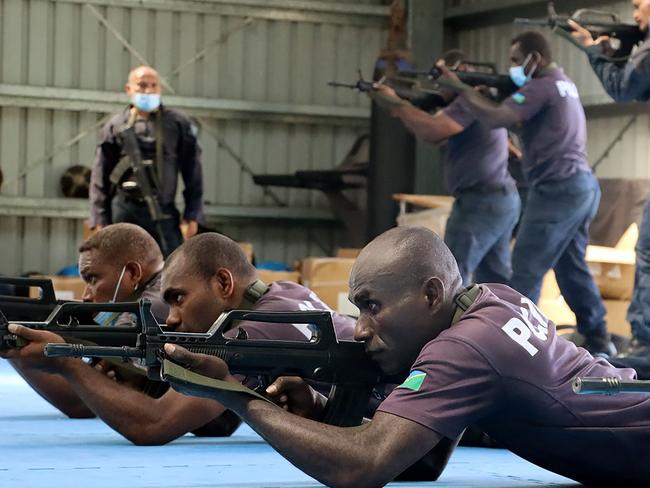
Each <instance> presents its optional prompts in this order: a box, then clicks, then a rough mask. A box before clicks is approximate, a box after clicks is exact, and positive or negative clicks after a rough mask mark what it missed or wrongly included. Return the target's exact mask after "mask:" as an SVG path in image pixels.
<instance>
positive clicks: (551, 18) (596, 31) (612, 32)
mask: <svg viewBox="0 0 650 488" xmlns="http://www.w3.org/2000/svg"><path fill="white" fill-rule="evenodd" d="M569 20H573V21H575V22H577V23H578V24H580V25H581V26H582V27H584V28H585V29H587V30H588V31H589V33H590V34H591V37H592V38H593V39H597V38H598V37H600V36H608V37H610V38H612V39H616V40H617V42H618V44H619V45H618V46H617V47H613V46H612V49H611V50H610V52H608V53H606V54H602V55H601V57H602V58H604V59H606V60H608V61H612V62H624V61H625V60H626V59H627V57H628V55H629V54H630V52H631V51H632V48H633V47H634V46H635V45H636V44H637V43H639V42H641V41H642V40H643V39H644V38H645V34H644V33H643V32H641V31H640V30H639V26H638V25H636V24H628V23H624V22H621V21H620V19H619V17H618V15H616V14H614V13H612V12H606V11H603V10H592V9H586V8H582V9H579V10H576V11H575V12H574V13H573V14H571V15H558V14H557V12H556V11H555V6H554V4H553V2H549V3H548V17H546V18H545V19H526V18H516V19H515V20H514V22H515V24H519V25H530V26H535V27H537V26H541V27H550V28H551V29H553V31H554V32H556V33H557V34H559V35H561V36H562V37H564V38H565V39H567V40H568V41H570V42H571V43H572V44H574V45H575V46H577V47H578V48H579V49H582V50H584V49H585V48H584V46H583V45H582V44H580V43H579V42H578V41H576V40H575V39H574V38H573V37H572V36H571V35H570V33H571V32H572V31H573V27H571V25H569Z"/></svg>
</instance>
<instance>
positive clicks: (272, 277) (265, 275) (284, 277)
mask: <svg viewBox="0 0 650 488" xmlns="http://www.w3.org/2000/svg"><path fill="white" fill-rule="evenodd" d="M257 276H259V278H260V280H262V281H263V282H264V283H266V284H267V285H270V284H271V283H273V282H274V281H293V282H294V283H300V273H299V272H298V271H270V270H268V269H258V270H257Z"/></svg>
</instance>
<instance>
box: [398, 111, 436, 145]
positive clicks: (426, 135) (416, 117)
mask: <svg viewBox="0 0 650 488" xmlns="http://www.w3.org/2000/svg"><path fill="white" fill-rule="evenodd" d="M392 113H393V115H395V116H396V117H398V118H399V119H400V120H401V121H402V123H403V124H404V125H405V126H406V127H407V128H408V129H409V130H410V131H411V132H412V133H413V134H414V135H415V137H417V138H418V139H422V140H424V141H428V142H432V143H434V144H435V143H438V142H440V141H441V140H444V139H446V136H445V135H444V134H441V133H440V128H439V127H438V124H437V123H436V121H435V120H434V118H433V117H432V116H431V115H429V114H428V113H426V112H423V111H422V110H420V109H418V108H417V107H414V106H412V105H401V106H399V107H396V108H395V109H393V112H392Z"/></svg>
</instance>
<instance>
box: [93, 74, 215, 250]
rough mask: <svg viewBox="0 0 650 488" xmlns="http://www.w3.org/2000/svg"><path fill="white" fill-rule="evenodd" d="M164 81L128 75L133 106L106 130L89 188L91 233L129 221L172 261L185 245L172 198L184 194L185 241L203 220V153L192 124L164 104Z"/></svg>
mask: <svg viewBox="0 0 650 488" xmlns="http://www.w3.org/2000/svg"><path fill="white" fill-rule="evenodd" d="M160 92H161V87H160V76H159V75H158V73H157V72H156V70H154V69H153V68H151V67H149V66H140V67H138V68H135V69H134V70H132V71H131V72H130V73H129V78H128V82H127V84H126V93H127V95H128V96H129V99H130V101H131V104H130V105H129V107H128V108H127V109H126V110H123V111H120V112H119V113H116V114H115V115H114V116H113V117H112V118H111V119H110V120H109V121H108V122H107V123H106V125H105V126H104V127H103V129H102V131H101V134H100V140H99V144H98V146H97V155H96V159H95V164H94V167H93V171H92V177H91V185H90V202H91V216H90V226H91V228H102V227H103V226H105V225H107V224H110V223H113V222H130V223H134V224H137V225H139V226H141V227H143V228H144V229H146V230H147V231H148V232H149V233H150V234H151V235H152V236H153V237H154V238H155V239H156V241H158V244H159V245H160V248H161V250H162V251H163V255H164V256H168V255H169V254H170V253H171V252H172V251H173V250H174V249H175V248H176V247H178V246H179V245H180V244H181V242H182V241H183V236H182V235H181V230H180V213H179V211H178V209H177V208H176V205H175V203H174V199H175V196H176V186H177V182H178V173H179V172H180V173H181V176H182V178H183V182H184V185H185V189H184V191H183V197H184V199H185V209H184V212H183V223H184V224H185V225H186V227H187V231H186V237H191V236H193V235H195V234H196V233H197V231H198V221H199V220H200V219H202V206H203V203H202V196H203V181H202V173H201V162H200V154H201V149H200V147H199V145H198V142H197V140H196V137H195V135H194V133H193V131H192V126H191V124H190V121H189V120H188V119H187V118H186V117H185V116H184V115H182V114H180V113H179V112H176V111H175V110H172V109H169V108H167V107H165V106H163V105H162V104H161V102H160Z"/></svg>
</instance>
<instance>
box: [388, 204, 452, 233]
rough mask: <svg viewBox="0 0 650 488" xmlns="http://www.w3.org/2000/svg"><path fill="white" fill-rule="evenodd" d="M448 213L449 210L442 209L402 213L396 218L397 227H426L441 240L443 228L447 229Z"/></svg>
mask: <svg viewBox="0 0 650 488" xmlns="http://www.w3.org/2000/svg"><path fill="white" fill-rule="evenodd" d="M449 213H450V210H449V209H448V208H444V207H441V208H432V209H429V210H420V211H419V212H409V213H402V214H399V215H398V216H397V225H398V226H399V227H404V226H411V227H416V226H422V227H426V228H427V229H430V230H432V231H433V232H435V233H436V234H437V235H438V236H440V237H441V238H442V237H443V236H444V235H445V227H447V220H448V219H449Z"/></svg>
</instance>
